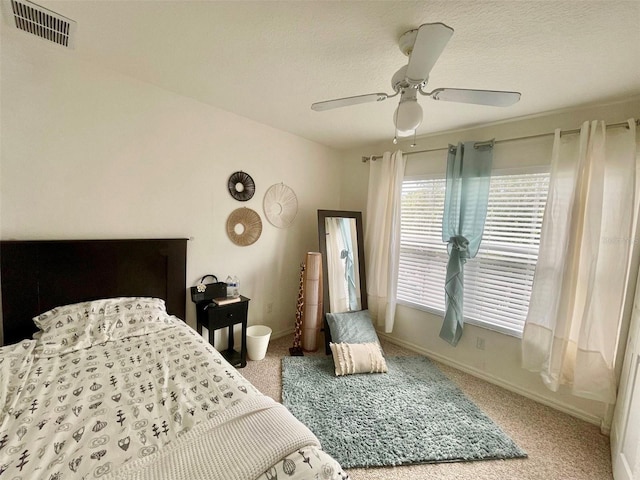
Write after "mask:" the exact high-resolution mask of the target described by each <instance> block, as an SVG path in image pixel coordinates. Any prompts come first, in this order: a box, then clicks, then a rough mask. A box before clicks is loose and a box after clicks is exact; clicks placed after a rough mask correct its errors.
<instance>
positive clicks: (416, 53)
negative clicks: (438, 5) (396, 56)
mask: <svg viewBox="0 0 640 480" xmlns="http://www.w3.org/2000/svg"><path fill="white" fill-rule="evenodd" d="M451 35H453V28H451V27H449V26H447V25H445V24H444V23H425V24H423V25H420V27H419V28H418V33H417V35H416V41H415V43H414V44H413V49H412V51H411V55H409V65H408V66H407V78H408V79H409V80H410V81H412V82H415V83H421V82H424V81H425V80H426V79H427V77H429V72H431V69H432V68H433V66H434V65H435V64H436V61H437V60H438V58H439V57H440V54H442V51H443V50H444V47H446V46H447V43H448V42H449V39H450V38H451Z"/></svg>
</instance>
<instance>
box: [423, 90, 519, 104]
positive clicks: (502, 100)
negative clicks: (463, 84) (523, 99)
mask: <svg viewBox="0 0 640 480" xmlns="http://www.w3.org/2000/svg"><path fill="white" fill-rule="evenodd" d="M428 95H430V96H431V98H433V99H434V100H444V101H445V102H461V103H475V104H476V105H491V106H493V107H508V106H510V105H513V104H514V103H516V102H517V101H518V100H520V92H503V91H499V90H468V89H465V88H438V89H436V90H434V91H433V92H431V93H430V94H428Z"/></svg>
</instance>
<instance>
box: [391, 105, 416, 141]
mask: <svg viewBox="0 0 640 480" xmlns="http://www.w3.org/2000/svg"><path fill="white" fill-rule="evenodd" d="M393 120H394V123H395V125H396V130H398V134H399V135H400V136H404V137H406V136H409V135H413V132H414V131H415V130H416V129H417V128H418V127H419V126H420V124H421V123H422V107H421V106H420V105H419V104H418V102H417V101H416V100H415V99H414V100H407V101H404V102H400V104H399V105H398V108H396V111H395V113H394V115H393Z"/></svg>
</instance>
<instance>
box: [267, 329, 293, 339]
mask: <svg viewBox="0 0 640 480" xmlns="http://www.w3.org/2000/svg"><path fill="white" fill-rule="evenodd" d="M294 331H295V328H287V329H286V330H280V331H278V332H271V340H277V339H278V338H282V337H286V336H287V335H291V334H292V333H293V332H294Z"/></svg>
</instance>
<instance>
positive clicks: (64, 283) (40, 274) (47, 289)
mask: <svg viewBox="0 0 640 480" xmlns="http://www.w3.org/2000/svg"><path fill="white" fill-rule="evenodd" d="M186 263H187V239H149V240H56V241H49V240H46V241H37V240H36V241H2V242H0V275H1V276H0V283H1V284H2V320H3V322H2V323H3V333H4V344H5V345H8V344H11V343H16V342H19V341H20V340H23V339H25V338H30V337H31V335H33V333H35V332H36V326H35V324H34V323H33V321H32V318H33V317H35V316H37V315H38V314H40V313H43V312H46V311H47V310H50V309H52V308H54V307H57V306H61V305H68V304H71V303H77V302H83V301H87V300H96V299H99V298H111V297H132V296H144V297H157V298H162V299H164V300H165V302H166V304H167V311H168V312H169V313H170V314H172V315H175V316H177V317H178V318H181V319H183V320H184V318H185V303H186Z"/></svg>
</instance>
